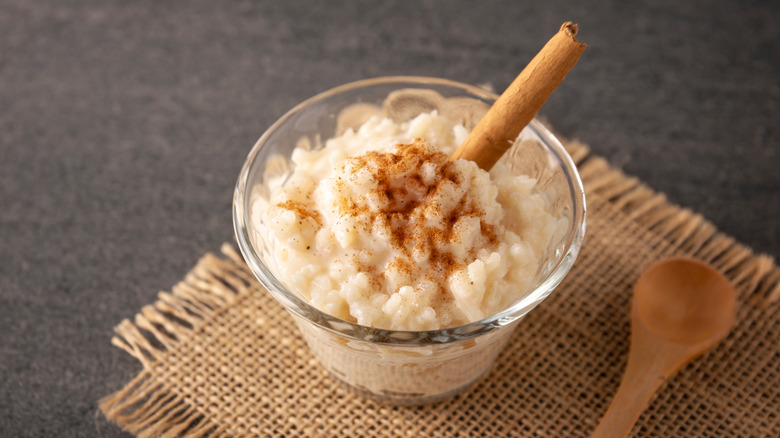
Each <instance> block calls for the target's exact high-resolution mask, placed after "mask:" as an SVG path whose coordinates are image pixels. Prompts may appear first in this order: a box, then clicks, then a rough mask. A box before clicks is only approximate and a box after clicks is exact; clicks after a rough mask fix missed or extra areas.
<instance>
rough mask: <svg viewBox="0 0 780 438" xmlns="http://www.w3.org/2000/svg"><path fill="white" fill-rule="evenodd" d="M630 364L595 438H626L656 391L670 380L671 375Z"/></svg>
mask: <svg viewBox="0 0 780 438" xmlns="http://www.w3.org/2000/svg"><path fill="white" fill-rule="evenodd" d="M635 364H636V361H635V362H633V364H632V363H631V362H629V364H628V366H627V368H626V373H625V375H624V376H623V381H622V382H621V383H620V387H618V390H617V393H616V394H615V398H613V399H612V403H611V404H610V405H609V408H608V409H607V413H606V414H604V417H603V418H602V419H601V422H600V423H599V425H598V427H596V430H595V431H594V432H593V435H592V437H593V438H619V437H626V436H628V434H629V433H630V432H631V429H632V428H633V427H634V423H636V420H638V419H639V416H640V415H641V414H642V411H644V410H645V408H646V407H647V404H648V403H649V402H650V399H651V398H652V397H653V394H654V393H655V391H656V390H658V388H659V387H660V386H661V385H662V384H663V383H664V382H665V381H666V379H667V376H664V375H663V373H661V371H662V370H661V369H660V367H654V368H659V369H647V368H641V369H640V367H639V366H636V365H635Z"/></svg>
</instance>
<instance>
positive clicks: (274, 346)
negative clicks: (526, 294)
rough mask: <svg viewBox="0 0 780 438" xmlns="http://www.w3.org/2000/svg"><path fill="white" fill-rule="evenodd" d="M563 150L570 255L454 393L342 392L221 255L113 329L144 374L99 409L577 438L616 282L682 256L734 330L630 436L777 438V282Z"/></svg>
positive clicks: (769, 268) (238, 426)
mask: <svg viewBox="0 0 780 438" xmlns="http://www.w3.org/2000/svg"><path fill="white" fill-rule="evenodd" d="M567 147H568V149H569V151H570V152H571V154H572V156H573V157H574V158H575V161H577V162H578V163H579V167H580V171H581V174H582V178H583V181H584V183H585V187H586V191H587V199H588V231H587V238H586V240H585V244H584V246H583V249H582V253H581V254H580V256H579V259H578V260H577V262H576V264H575V265H574V268H573V270H572V271H571V273H570V274H569V275H568V277H567V279H566V280H565V281H564V282H563V284H562V285H561V286H560V287H559V288H558V289H557V290H556V291H555V292H554V293H553V294H552V295H551V296H550V297H549V298H548V299H547V300H546V301H545V302H544V303H542V304H541V305H540V306H539V307H538V308H537V309H535V310H534V311H532V312H531V313H530V314H528V315H527V316H526V317H525V319H524V320H523V321H522V322H521V323H520V326H519V327H518V329H517V331H516V333H515V335H514V336H513V338H512V340H511V341H510V343H509V345H508V346H507V348H506V349H505V351H504V352H503V353H502V355H501V356H500V357H499V358H498V361H497V363H496V364H495V366H494V367H493V369H492V371H491V372H490V373H489V374H488V375H487V376H486V377H485V378H484V379H482V380H481V381H480V382H479V383H478V384H476V385H475V386H474V387H472V388H471V389H470V390H468V391H467V392H465V393H463V394H461V395H458V396H456V397H454V398H452V399H449V400H447V401H444V402H440V403H437V404H434V405H427V406H418V407H398V406H387V405H381V404H377V403H375V402H371V401H368V400H365V399H362V398H360V397H358V396H356V395H353V394H352V393H351V392H350V391H349V390H347V389H345V388H344V387H342V386H341V385H339V384H338V383H337V382H336V381H335V380H334V379H333V378H331V377H330V376H329V375H328V374H327V373H326V372H325V371H324V370H323V369H322V368H321V367H320V366H319V365H318V363H317V362H316V361H315V359H314V358H313V357H312V355H311V354H310V353H309V351H308V348H307V347H306V345H305V343H304V341H303V340H302V339H301V338H300V336H299V335H298V333H297V331H296V328H295V327H294V324H293V321H292V320H291V318H290V317H289V316H288V315H287V313H286V312H285V311H284V310H283V309H282V307H281V306H280V305H279V304H277V303H276V302H275V301H274V300H273V299H272V298H271V297H270V295H269V294H268V293H266V292H265V291H264V290H263V289H262V288H261V286H259V284H258V283H257V282H256V281H255V280H254V278H253V277H252V275H251V274H250V273H249V271H248V270H247V267H246V266H245V265H244V263H243V261H242V260H241V258H240V257H239V256H238V255H237V253H236V252H235V251H234V250H233V249H232V247H231V246H230V245H225V246H224V247H223V249H222V252H223V254H222V255H221V256H215V255H211V254H207V255H205V256H204V257H203V258H202V260H200V261H199V262H198V264H197V266H195V268H193V270H192V271H191V272H190V273H188V274H187V276H186V277H185V278H184V280H183V281H182V282H181V283H179V284H178V285H176V286H175V287H174V288H173V290H172V293H168V292H161V293H160V295H159V300H158V301H157V302H156V303H154V304H153V305H149V306H146V307H144V308H143V309H142V311H141V312H140V313H139V314H138V315H136V317H135V320H134V322H131V321H127V320H126V321H123V322H122V323H121V324H119V326H117V328H116V333H117V336H116V337H115V338H114V339H113V342H114V344H115V345H116V346H118V347H120V348H123V349H125V350H126V351H127V352H128V353H130V354H131V355H132V356H134V357H135V358H137V359H138V360H139V361H140V362H141V364H142V365H143V369H142V371H141V372H140V373H139V374H138V376H137V377H136V378H134V379H133V380H132V381H131V382H129V383H128V384H127V385H126V386H125V388H124V389H122V390H120V391H118V392H116V393H115V394H112V395H110V396H108V397H106V398H105V399H103V400H102V401H101V403H100V407H101V409H102V411H103V412H104V413H105V415H106V417H108V418H109V419H110V420H112V421H114V422H116V423H117V424H118V425H120V426H121V427H122V428H124V429H125V430H127V431H130V432H132V433H134V434H137V435H138V436H143V437H146V436H165V437H168V436H234V437H244V436H285V437H292V436H347V437H353V436H368V437H372V436H378V437H389V436H399V437H401V436H404V437H423V436H430V437H451V436H454V437H465V436H478V437H493V436H522V437H536V436H550V437H566V436H588V435H589V434H590V432H591V431H592V430H593V429H594V428H595V427H596V425H597V423H598V421H599V419H600V417H601V416H602V414H603V413H604V411H605V410H606V408H607V406H608V404H609V402H610V400H611V398H612V395H613V394H614V393H615V391H616V390H617V387H618V384H619V382H620V379H621V376H622V374H623V368H624V366H625V361H626V356H627V353H628V336H629V319H628V315H629V304H630V297H631V285H632V284H633V283H634V281H635V280H636V278H637V277H638V275H639V273H640V272H641V271H642V270H643V269H644V268H645V267H646V266H647V265H648V264H649V263H651V262H652V261H654V260H656V259H658V258H661V257H664V256H669V255H690V256H694V257H696V258H699V259H702V260H705V261H708V262H711V263H713V264H714V265H716V266H717V267H718V268H720V269H721V270H722V271H723V272H724V273H726V275H727V276H728V277H729V278H730V279H731V280H732V281H733V283H734V285H735V286H736V288H737V290H738V293H739V305H740V307H739V313H738V322H737V325H736V327H735V328H734V330H733V331H732V332H731V333H730V335H729V336H728V337H727V338H726V340H725V341H724V342H722V343H721V344H719V345H718V346H717V347H716V348H715V349H714V350H713V351H711V352H710V353H708V354H706V355H704V356H703V357H701V358H699V359H698V360H696V361H695V362H694V363H692V364H691V365H689V366H687V367H686V368H684V369H683V370H682V371H681V372H680V373H679V374H677V375H676V376H675V377H674V378H673V379H672V380H671V381H670V382H669V383H668V384H667V385H665V386H664V387H662V388H661V390H660V391H659V392H658V393H657V395H656V396H655V397H654V399H653V401H652V403H651V405H650V406H649V408H648V409H647V410H646V411H645V413H644V414H643V416H642V417H641V418H640V420H639V422H638V424H637V426H636V427H635V428H634V430H633V433H632V436H642V437H678V436H686V437H689V436H697V437H727V436H733V437H754V436H761V437H778V436H780V413H779V410H780V326H778V318H777V315H778V306H779V304H778V302H780V300H778V298H779V297H780V270H778V268H777V267H776V266H775V265H774V264H773V261H772V260H771V259H770V258H768V257H765V256H756V255H754V254H753V253H752V252H751V251H750V250H749V249H748V248H745V247H744V246H742V245H740V244H738V243H737V242H735V241H734V240H733V239H731V238H729V237H727V236H725V235H723V234H721V233H719V232H718V231H717V230H716V229H715V228H714V227H713V225H712V224H710V223H708V222H707V221H706V220H705V219H704V218H702V217H701V216H699V215H696V214H693V213H691V212H690V211H688V210H684V209H681V208H679V207H676V206H674V205H670V204H669V203H668V202H667V201H666V200H665V198H664V196H663V195H660V194H657V193H654V192H653V191H651V190H650V189H648V188H647V187H645V186H643V185H642V184H641V183H640V182H639V181H638V180H637V179H635V178H630V177H627V176H626V175H624V174H623V173H621V172H620V171H618V170H615V169H612V168H610V167H609V166H608V165H607V163H606V162H605V161H604V160H603V159H599V158H592V157H591V158H588V157H587V155H588V151H587V148H586V147H584V146H583V145H581V144H578V143H576V142H573V143H570V144H569V145H567Z"/></svg>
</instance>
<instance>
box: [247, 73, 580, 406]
mask: <svg viewBox="0 0 780 438" xmlns="http://www.w3.org/2000/svg"><path fill="white" fill-rule="evenodd" d="M496 98H497V96H496V95H495V94H493V93H491V92H489V91H486V90H484V89H481V88H478V87H474V86H471V85H467V84H462V83H458V82H453V81H449V80H444V79H437V78H427V77H383V78H376V79H368V80H362V81H358V82H353V83H350V84H346V85H343V86H340V87H336V88H334V89H331V90H329V91H326V92H323V93H321V94H318V95H316V96H314V97H312V98H310V99H308V100H306V101H304V102H302V103H301V104H299V105H298V106H296V107H295V108H293V109H292V110H290V111H289V112H287V114H285V115H284V116H282V117H281V118H280V119H279V120H278V121H276V122H275V123H274V124H273V125H272V126H271V127H270V128H268V130H267V131H266V132H265V133H264V134H263V135H262V136H261V137H260V139H259V140H258V141H257V143H255V145H254V147H253V148H252V150H251V151H250V153H249V156H248V157H247V159H246V162H245V163H244V166H243V168H242V169H241V172H240V174H239V177H238V181H237V184H236V189H235V195H234V200H233V222H234V229H235V233H236V237H237V241H238V245H239V248H240V250H241V253H242V254H243V257H244V259H245V260H246V262H247V264H248V266H249V268H250V270H251V271H252V272H253V273H254V275H255V276H256V277H257V279H258V280H259V281H260V283H262V285H263V286H264V287H265V288H267V289H268V291H269V292H270V293H271V294H272V295H273V297H274V298H275V299H276V300H277V301H279V303H281V304H282V306H284V308H285V309H286V310H287V311H288V312H289V313H290V315H292V317H293V320H294V321H295V322H296V324H297V325H298V328H299V330H300V332H301V334H302V335H303V337H304V339H305V340H306V342H307V344H308V345H309V347H310V349H311V350H312V351H313V353H314V355H315V356H316V357H317V359H318V360H319V362H320V363H321V364H322V366H323V367H324V368H325V369H327V370H328V371H329V372H330V373H331V374H332V375H333V376H335V377H336V378H337V379H338V380H340V381H341V382H343V383H346V384H347V386H348V387H349V388H350V389H353V390H355V391H357V392H358V393H360V394H362V395H365V396H367V397H370V398H374V399H377V400H380V401H383V402H390V403H397V404H417V403H426V402H431V401H434V400H438V399H440V398H443V397H447V396H449V395H452V394H455V393H457V392H460V391H462V390H464V389H466V388H468V387H469V386H470V385H471V384H473V383H474V382H476V381H477V380H478V379H479V378H480V377H482V376H483V375H484V374H485V373H486V372H487V371H488V370H489V369H490V367H491V365H492V364H493V362H494V361H495V359H496V357H497V356H498V354H499V352H500V351H501V349H502V348H503V347H504V345H505V344H506V342H507V340H508V339H509V337H510V336H511V334H512V332H513V330H514V328H515V327H516V326H517V323H518V322H519V321H520V319H521V318H522V317H523V316H524V315H525V314H526V313H528V312H529V311H530V310H531V309H533V308H534V307H536V306H537V305H538V304H539V303H540V302H541V301H542V300H544V299H545V298H546V297H547V296H548V295H549V294H550V293H551V292H552V291H553V290H554V289H555V288H556V287H557V286H558V284H559V283H560V282H561V281H562V280H563V278H564V276H565V275H566V274H567V273H568V272H569V269H570V268H571V266H572V264H573V263H574V260H575V258H576V257H577V254H578V252H579V250H580V246H581V244H582V240H583V238H584V235H585V195H584V191H583V187H582V182H581V180H580V177H579V174H578V173H577V168H576V166H575V165H574V163H573V162H572V159H571V157H570V156H569V155H568V153H567V152H566V150H565V149H564V147H563V146H562V145H561V143H560V141H558V139H556V138H555V136H553V134H552V133H550V131H549V130H547V129H546V128H545V127H544V126H543V125H542V124H541V123H540V122H539V121H537V120H533V121H532V122H531V123H530V124H529V125H528V126H527V127H526V128H525V129H524V130H523V131H522V132H521V133H520V135H519V137H518V139H517V141H516V142H515V144H514V145H513V146H512V148H511V149H510V150H509V151H507V153H506V154H505V155H504V156H503V157H502V159H501V160H502V161H503V162H504V164H505V165H506V166H507V167H509V168H510V169H511V170H512V171H513V172H514V173H516V174H525V175H528V176H531V177H533V178H535V179H536V180H537V184H536V188H535V191H536V192H537V193H539V194H542V195H543V196H545V197H546V199H547V201H548V202H549V205H550V207H551V210H552V211H553V214H554V215H556V216H558V217H559V218H561V219H563V223H564V224H565V226H562V227H559V232H557V234H556V235H554V236H553V237H552V239H551V241H550V242H549V244H548V245H547V247H546V250H545V253H544V259H543V262H542V263H541V264H540V268H539V270H538V272H537V275H536V277H535V280H534V282H533V287H532V288H531V289H530V290H529V291H528V292H527V293H526V294H524V295H523V296H522V298H520V299H519V300H517V301H516V302H514V303H513V304H512V305H511V306H509V307H507V308H506V309H504V310H502V311H500V312H498V313H496V314H494V315H491V316H489V317H487V318H484V319H482V320H479V321H475V322H471V323H469V324H465V325H460V326H457V327H450V328H445V329H441V330H431V331H393V330H383V329H377V328H372V327H366V326H362V325H359V324H356V323H353V322H349V321H346V320H343V319H339V318H336V317H334V316H331V315H329V314H327V313H324V312H322V311H320V310H318V309H317V308H315V307H313V306H312V305H310V304H309V303H308V302H307V301H306V300H305V299H304V298H302V295H301V294H300V293H298V292H296V291H295V290H291V289H290V288H288V287H287V286H286V285H285V282H284V281H283V280H282V279H281V278H279V277H278V276H277V274H276V272H277V270H276V267H275V263H274V261H273V258H272V256H271V255H272V254H273V248H274V245H275V241H274V239H273V238H272V237H271V236H270V235H269V234H267V233H266V232H265V230H264V229H263V227H262V217H254V215H253V209H252V207H251V206H252V203H253V202H255V201H256V200H257V199H258V198H265V199H267V198H268V195H269V185H270V184H278V183H279V181H280V180H282V181H283V180H284V177H285V176H286V175H289V174H290V173H291V171H292V169H293V164H292V162H291V161H290V156H291V153H292V151H293V149H294V148H295V147H296V146H301V145H302V146H304V147H308V148H315V149H316V148H320V147H322V145H323V144H324V142H325V141H326V140H327V139H329V138H331V137H334V136H335V135H338V134H339V133H340V132H342V131H343V130H345V129H347V128H350V127H356V126H359V125H360V124H361V123H362V122H363V121H365V120H366V119H367V118H368V117H370V116H371V115H374V114H382V115H384V116H385V117H389V118H392V119H394V120H396V121H403V120H408V119H411V118H413V117H414V116H416V115H417V114H420V113H422V112H430V111H431V110H434V109H435V110H437V111H438V112H439V113H440V114H442V115H445V116H446V117H448V118H450V119H451V120H453V121H457V122H460V123H462V124H463V125H464V126H465V127H466V128H468V129H471V128H473V127H474V125H475V124H476V123H477V122H478V121H479V120H480V118H481V117H482V116H483V115H484V114H485V112H486V111H487V109H488V108H489V107H490V105H492V103H493V102H494V101H495V99H496ZM258 224H260V225H261V226H260V227H258V226H257V225H258Z"/></svg>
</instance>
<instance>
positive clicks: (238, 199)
mask: <svg viewBox="0 0 780 438" xmlns="http://www.w3.org/2000/svg"><path fill="white" fill-rule="evenodd" d="M394 83H397V84H399V85H401V84H413V85H438V86H447V87H454V88H460V89H462V90H465V91H467V92H468V93H470V94H472V95H474V96H477V97H481V98H483V99H488V100H491V101H495V99H497V98H498V95H496V94H495V93H492V92H490V91H487V90H485V89H483V88H479V87H476V86H473V85H469V84H465V83H461V82H456V81H452V80H448V79H440V78H434V77H424V76H385V77H377V78H371V79H363V80H359V81H355V82H350V83H347V84H344V85H340V86H337V87H334V88H331V89H329V90H326V91H324V92H322V93H319V94H316V95H315V96H313V97H311V98H309V99H306V100H304V101H303V102H301V103H299V104H298V105H296V106H294V107H293V108H292V109H290V110H289V111H287V112H286V113H285V114H284V115H283V116H282V117H280V118H279V119H278V120H276V121H275V122H274V123H273V124H272V125H271V126H270V127H269V128H268V129H266V130H265V132H264V133H263V134H262V135H261V136H260V138H259V139H258V140H257V142H255V144H254V146H253V147H252V149H251V150H250V152H249V154H248V156H247V158H246V160H245V161H244V164H243V166H242V168H241V171H240V173H239V176H238V179H237V182H236V186H235V190H234V194H233V209H232V213H233V229H234V232H235V235H236V239H237V242H238V247H239V250H240V251H241V253H242V255H243V257H244V260H245V261H246V263H247V265H248V266H249V269H250V270H251V271H252V273H253V274H254V276H255V277H256V278H257V279H258V280H259V281H260V283H261V284H262V285H263V286H264V287H265V288H266V289H267V290H268V292H270V293H271V294H272V295H273V297H274V298H275V299H276V300H277V301H279V302H280V303H281V304H282V305H283V306H284V307H285V308H286V309H287V310H288V311H291V312H292V313H293V314H295V315H296V316H299V317H302V318H304V319H305V320H308V321H310V322H312V323H314V324H316V325H318V326H319V327H321V328H323V329H325V330H328V331H331V332H335V333H337V334H340V335H342V336H347V337H350V338H353V339H356V340H363V341H369V342H372V343H381V344H394V345H399V344H401V345H404V344H405V345H419V344H448V343H451V342H454V341H462V340H467V339H471V338H474V337H477V336H480V335H482V334H485V333H487V332H490V331H492V330H495V329H498V328H501V327H505V326H507V325H509V324H511V323H513V322H515V321H517V320H519V319H520V318H521V317H523V316H524V315H525V314H526V313H528V312H529V311H530V310H531V309H533V308H534V307H535V306H536V305H537V304H539V303H540V302H541V301H542V300H543V299H544V298H546V297H547V296H548V295H549V294H550V293H551V292H552V291H553V290H554V289H555V288H556V287H557V286H558V284H560V282H561V281H562V280H563V278H564V277H565V275H566V274H567V273H568V271H569V270H570V268H571V266H572V265H573V264H574V261H575V259H576V258H577V255H578V254H579V251H580V248H581V246H582V241H583V240H584V237H585V225H586V205H585V191H584V188H583V185H582V180H581V179H580V176H579V172H578V171H577V167H576V165H575V164H574V161H573V160H572V158H571V156H570V155H569V154H568V152H566V149H565V148H564V147H563V145H562V144H561V142H560V141H559V140H558V139H557V138H556V137H555V135H553V134H552V133H551V132H550V131H549V130H548V129H547V128H546V127H545V126H544V125H543V124H542V123H541V122H539V121H538V120H537V119H533V120H532V121H531V123H529V124H528V126H526V128H525V129H529V128H530V129H531V130H532V131H534V133H535V134H536V136H537V137H539V138H540V139H541V140H542V142H543V143H544V144H545V148H546V149H547V150H548V151H549V152H552V153H553V154H554V155H555V156H556V158H557V159H558V161H559V162H560V164H561V167H562V168H563V170H564V174H565V175H566V180H567V183H568V186H569V191H570V193H571V195H572V207H573V208H572V221H571V222H572V223H571V224H570V225H569V231H568V232H567V236H568V237H567V239H566V247H565V252H564V253H563V254H561V256H559V257H558V259H557V261H556V263H555V266H554V267H553V268H552V269H551V270H550V271H549V273H548V274H547V275H546V276H545V277H544V278H543V279H542V281H541V282H540V283H539V284H538V285H537V286H536V287H535V288H534V289H533V290H531V291H529V292H528V293H527V294H526V295H525V296H523V297H522V298H521V299H519V300H517V301H516V302H514V303H513V304H512V305H511V306H509V307H507V308H506V309H504V310H502V311H500V312H498V313H495V314H493V315H490V316H488V317H485V318H483V319H481V320H478V321H473V322H469V323H467V324H463V325H459V326H453V327H447V328H443V329H437V330H425V331H405V330H389V329H380V328H374V327H369V326H364V325H361V324H358V323H354V322H350V321H347V320H344V319H341V318H338V317H335V316H333V315H330V314H328V313H326V312H323V311H322V310H320V309H318V308H316V307H314V306H313V305H312V304H310V303H308V302H307V301H306V300H304V299H303V298H301V297H299V296H298V295H297V294H296V293H294V292H292V291H290V290H289V289H288V288H287V287H286V286H285V285H284V284H283V283H282V282H281V281H279V279H277V278H276V276H275V275H274V274H273V272H271V270H270V269H269V268H268V266H266V264H265V263H264V262H263V260H262V258H261V257H260V255H259V254H258V252H257V251H256V250H255V248H254V245H253V244H252V241H251V237H250V230H249V224H248V217H247V215H248V209H247V208H246V205H245V203H246V202H248V200H249V199H248V198H249V193H248V191H247V190H248V189H250V188H251V187H247V185H248V178H249V174H250V171H251V170H252V169H253V167H254V166H253V164H254V163H255V159H256V157H257V155H258V153H259V151H260V149H261V148H262V146H263V145H264V144H265V142H266V141H267V139H268V138H269V137H270V136H271V134H272V133H273V132H274V131H276V130H277V129H278V128H279V127H280V126H282V125H283V124H284V123H285V121H286V120H287V119H289V118H290V117H292V116H293V115H294V114H296V113H298V112H299V111H301V110H303V109H304V108H306V107H308V106H310V105H312V104H314V103H317V102H319V101H322V100H324V99H326V98H328V97H330V96H333V95H335V94H339V93H341V92H344V91H349V90H353V89H358V88H365V87H369V86H372V85H389V84H394Z"/></svg>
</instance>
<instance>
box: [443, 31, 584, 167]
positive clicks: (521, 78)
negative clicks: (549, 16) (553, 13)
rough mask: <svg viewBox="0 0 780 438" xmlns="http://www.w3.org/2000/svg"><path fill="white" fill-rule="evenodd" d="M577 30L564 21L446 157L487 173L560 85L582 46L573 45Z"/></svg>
mask: <svg viewBox="0 0 780 438" xmlns="http://www.w3.org/2000/svg"><path fill="white" fill-rule="evenodd" d="M577 30H578V26H577V25H576V24H573V23H572V22H570V21H568V22H566V23H563V25H561V29H560V31H559V32H558V33H557V34H555V36H553V37H552V38H551V39H550V41H548V42H547V44H545V46H544V47H543V48H542V50H541V51H540V52H539V53H538V54H537V55H536V56H535V57H534V58H533V59H532V60H531V62H530V63H529V64H528V65H527V66H526V67H525V68H524V69H523V71H522V72H520V74H519V75H518V76H517V78H515V80H514V81H513V82H512V83H511V84H510V85H509V87H508V88H507V89H506V91H504V93H503V94H501V96H500V97H499V98H498V100H496V102H495V103H494V104H493V106H492V107H491V108H490V110H489V111H488V113H487V114H486V115H485V116H484V117H483V118H482V120H481V121H480V122H479V123H478V124H477V126H476V127H475V128H474V130H473V131H472V132H471V134H470V135H469V136H468V138H466V140H465V141H464V142H463V144H462V145H461V146H460V147H459V148H458V149H457V150H456V151H455V153H453V154H452V156H450V160H453V161H454V160H457V159H459V158H463V159H467V160H472V161H475V162H476V163H477V165H479V167H481V168H482V169H485V170H490V169H491V168H492V167H493V165H494V164H495V163H496V161H498V160H499V158H501V156H502V155H503V154H504V152H506V150H507V149H509V147H510V146H511V145H512V143H513V142H514V140H515V139H516V138H517V136H518V135H519V134H520V131H522V130H523V128H524V127H525V126H526V125H527V124H528V123H529V122H530V121H531V120H532V119H533V118H534V116H535V115H536V113H538V112H539V109H541V107H542V105H544V102H545V101H547V98H548V97H550V95H551V94H552V92H553V91H555V89H556V88H558V86H559V85H560V84H561V82H563V78H565V77H566V74H567V73H568V72H569V70H571V68H572V67H574V64H576V63H577V60H578V59H579V58H580V55H581V54H582V52H583V51H584V50H585V47H586V45H585V44H582V43H580V42H579V41H577V38H576V37H575V35H576V34H577Z"/></svg>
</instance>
